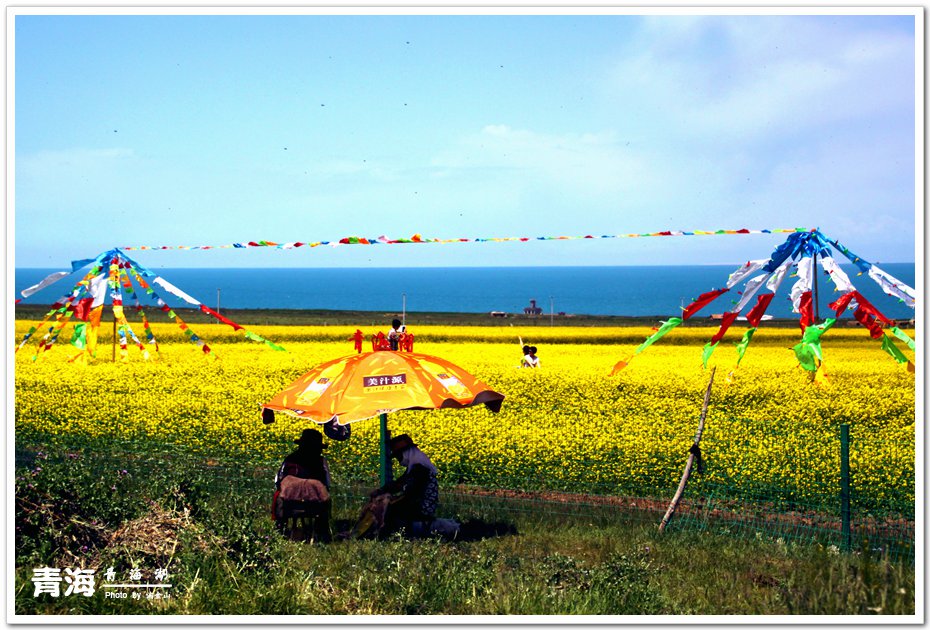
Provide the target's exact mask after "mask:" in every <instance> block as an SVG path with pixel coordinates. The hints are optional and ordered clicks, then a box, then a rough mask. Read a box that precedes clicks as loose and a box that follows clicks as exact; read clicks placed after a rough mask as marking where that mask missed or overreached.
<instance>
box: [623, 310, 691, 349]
mask: <svg viewBox="0 0 930 630" xmlns="http://www.w3.org/2000/svg"><path fill="white" fill-rule="evenodd" d="M681 322H682V319H681V318H680V317H670V318H669V320H668V321H667V322H663V323H662V326H661V327H660V328H659V330H657V331H656V332H654V333H653V334H652V336H651V337H649V338H648V339H646V341H644V342H643V343H641V344H640V346H639V347H638V348H637V349H636V352H634V353H633V354H639V353H640V352H642V351H643V350H645V349H646V348H648V347H649V346H651V345H652V344H654V343H655V342H657V341H658V340H659V339H661V338H662V337H664V336H665V335H666V334H668V332H669V331H670V330H671V329H673V328H675V327H676V326H678V325H680V324H681Z"/></svg>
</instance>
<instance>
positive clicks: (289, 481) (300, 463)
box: [273, 429, 332, 542]
mask: <svg viewBox="0 0 930 630" xmlns="http://www.w3.org/2000/svg"><path fill="white" fill-rule="evenodd" d="M294 443H295V444H297V450H296V451H294V452H293V453H291V454H290V455H288V456H287V457H285V458H284V462H283V463H282V464H281V467H280V468H279V469H278V474H277V475H275V479H274V484H275V495H274V501H273V507H274V517H275V521H276V525H277V526H278V528H279V529H283V528H284V525H285V523H284V521H285V519H286V518H287V517H288V515H289V513H290V512H291V511H292V510H294V509H295V508H298V509H307V510H309V512H310V513H311V515H313V516H314V537H315V538H316V539H317V540H320V541H322V542H329V541H330V540H331V539H332V534H331V532H330V529H329V519H330V513H331V512H332V500H331V499H330V496H329V487H330V483H331V479H330V475H329V463H328V462H327V461H326V458H325V457H323V449H324V448H326V445H325V444H323V434H322V433H320V432H319V431H317V430H316V429H304V431H303V433H302V434H301V436H300V438H299V439H297V440H295V441H294Z"/></svg>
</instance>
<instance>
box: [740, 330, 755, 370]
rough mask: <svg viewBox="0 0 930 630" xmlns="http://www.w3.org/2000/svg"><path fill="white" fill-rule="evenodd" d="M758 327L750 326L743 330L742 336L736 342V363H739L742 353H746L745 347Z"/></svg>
mask: <svg viewBox="0 0 930 630" xmlns="http://www.w3.org/2000/svg"><path fill="white" fill-rule="evenodd" d="M757 330H758V328H750V329H749V330H747V331H746V332H745V334H744V335H743V338H742V339H741V340H740V341H739V342H738V343H737V344H736V354H737V356H738V358H737V359H736V365H739V363H740V361H742V360H743V355H744V354H746V348H747V347H748V346H749V341H750V340H751V339H752V336H753V335H754V334H756V331H757Z"/></svg>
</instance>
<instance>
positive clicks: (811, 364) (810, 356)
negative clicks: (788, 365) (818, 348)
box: [792, 341, 818, 372]
mask: <svg viewBox="0 0 930 630" xmlns="http://www.w3.org/2000/svg"><path fill="white" fill-rule="evenodd" d="M792 349H793V350H794V356H796V357H797V358H798V363H800V364H801V367H802V368H804V369H805V370H807V371H808V372H816V371H817V359H818V356H817V354H815V353H814V350H813V346H812V344H809V343H804V342H803V341H802V342H801V343H799V344H798V345H796V346H795V347H794V348H792Z"/></svg>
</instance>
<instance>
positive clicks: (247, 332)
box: [245, 330, 287, 352]
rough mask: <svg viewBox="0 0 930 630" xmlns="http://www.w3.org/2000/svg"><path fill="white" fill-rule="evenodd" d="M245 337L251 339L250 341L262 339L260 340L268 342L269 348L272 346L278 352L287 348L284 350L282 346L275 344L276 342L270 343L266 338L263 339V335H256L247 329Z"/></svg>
mask: <svg viewBox="0 0 930 630" xmlns="http://www.w3.org/2000/svg"><path fill="white" fill-rule="evenodd" d="M245 338H246V339H251V340H252V341H262V342H264V343H266V344H268V346H269V347H270V348H272V349H274V350H277V351H278V352H287V350H285V349H284V348H283V347H282V346H279V345H278V344H276V343H272V342H270V341H268V340H267V339H265V338H264V337H260V336H259V335H256V334H255V333H253V332H251V331H248V330H247V331H245Z"/></svg>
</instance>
